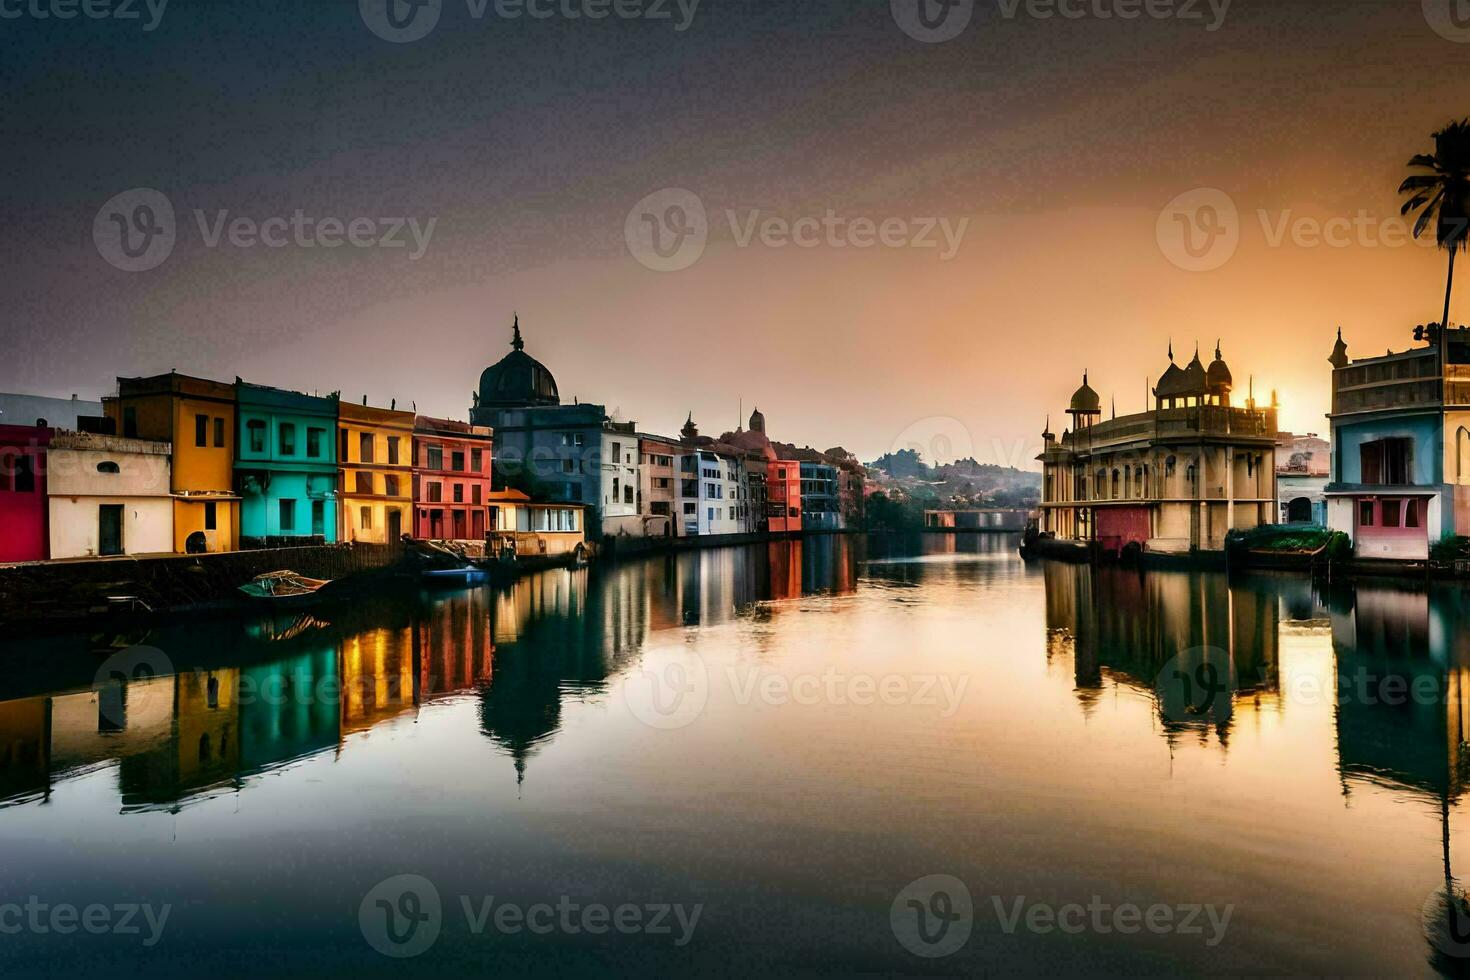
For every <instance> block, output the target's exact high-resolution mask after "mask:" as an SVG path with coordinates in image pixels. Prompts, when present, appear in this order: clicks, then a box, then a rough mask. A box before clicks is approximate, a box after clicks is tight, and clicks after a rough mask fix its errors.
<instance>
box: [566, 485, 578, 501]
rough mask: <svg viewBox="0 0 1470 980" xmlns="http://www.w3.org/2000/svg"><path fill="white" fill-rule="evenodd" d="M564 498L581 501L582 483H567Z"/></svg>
mask: <svg viewBox="0 0 1470 980" xmlns="http://www.w3.org/2000/svg"><path fill="white" fill-rule="evenodd" d="M566 498H567V499H568V500H573V501H581V499H582V484H580V483H568V484H567V492H566Z"/></svg>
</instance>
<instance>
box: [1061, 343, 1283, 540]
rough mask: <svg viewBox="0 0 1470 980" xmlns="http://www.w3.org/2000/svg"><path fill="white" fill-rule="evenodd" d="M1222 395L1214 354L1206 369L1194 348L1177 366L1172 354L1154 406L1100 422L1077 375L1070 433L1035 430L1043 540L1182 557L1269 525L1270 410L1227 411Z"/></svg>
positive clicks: (1098, 402)
mask: <svg viewBox="0 0 1470 980" xmlns="http://www.w3.org/2000/svg"><path fill="white" fill-rule="evenodd" d="M1231 388H1232V380H1231V375H1230V368H1229V367H1227V366H1226V364H1225V362H1224V360H1223V359H1222V358H1221V356H1220V351H1219V349H1218V348H1217V349H1216V351H1215V360H1214V361H1213V362H1212V363H1211V364H1210V366H1209V368H1208V369H1206V368H1205V366H1204V365H1203V364H1201V363H1200V359H1199V354H1198V353H1196V354H1195V356H1194V359H1193V360H1192V361H1191V362H1190V363H1189V366H1188V367H1186V368H1183V369H1181V368H1180V367H1179V366H1178V365H1177V364H1175V363H1174V357H1173V352H1172V350H1171V351H1170V355H1169V367H1168V368H1167V370H1165V372H1164V374H1163V376H1162V377H1160V378H1159V382H1158V384H1157V385H1156V386H1155V388H1154V391H1153V394H1154V407H1153V409H1151V410H1149V411H1145V412H1139V413H1137V414H1135V415H1123V416H1117V417H1115V418H1112V419H1110V420H1108V421H1102V399H1101V398H1100V397H1099V396H1098V393H1097V392H1096V391H1094V390H1093V389H1092V386H1091V385H1090V384H1088V381H1087V375H1086V374H1085V373H1084V374H1083V376H1082V387H1080V388H1078V389H1077V391H1076V392H1075V393H1074V394H1073V395H1072V401H1071V403H1070V405H1069V406H1068V408H1067V414H1068V415H1070V416H1071V417H1072V427H1071V428H1070V429H1067V430H1065V431H1063V433H1062V436H1061V438H1060V439H1058V438H1057V437H1056V436H1055V435H1053V434H1052V432H1051V425H1050V423H1048V425H1047V426H1046V430H1045V431H1044V432H1043V433H1042V443H1043V447H1044V448H1043V450H1042V453H1041V455H1040V456H1038V457H1037V459H1038V460H1040V461H1041V463H1042V502H1041V523H1040V530H1041V532H1042V534H1043V535H1046V536H1048V537H1052V538H1056V539H1059V540H1063V541H1074V542H1078V543H1079V544H1080V543H1082V542H1090V541H1096V542H1098V543H1099V544H1100V545H1101V546H1102V547H1103V549H1104V550H1106V551H1110V552H1115V553H1121V551H1122V550H1123V549H1124V548H1126V547H1130V546H1133V547H1137V548H1139V549H1142V550H1146V551H1157V552H1163V553H1172V554H1181V553H1187V552H1190V551H1195V550H1204V551H1221V550H1223V549H1224V547H1225V537H1226V535H1227V534H1228V533H1229V532H1230V531H1231V530H1248V529H1250V528H1253V527H1256V526H1258V525H1261V524H1269V523H1271V522H1272V520H1273V518H1274V516H1275V510H1276V467H1275V464H1274V461H1275V451H1276V431H1277V430H1276V408H1275V406H1274V405H1273V406H1271V407H1269V408H1258V407H1257V406H1256V404H1255V401H1254V399H1248V400H1247V401H1246V404H1245V406H1244V407H1237V406H1232V405H1231V404H1230V393H1231Z"/></svg>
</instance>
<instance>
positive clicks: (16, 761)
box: [0, 698, 51, 800]
mask: <svg viewBox="0 0 1470 980" xmlns="http://www.w3.org/2000/svg"><path fill="white" fill-rule="evenodd" d="M50 707H51V705H50V702H49V699H47V698H21V699H19V700H16V701H5V702H0V800H8V799H11V798H16V797H18V798H21V799H30V798H33V797H35V796H38V795H41V794H44V793H45V792H46V791H47V790H49V789H50V787H51V776H50V759H49V758H48V755H49V752H48V751H47V750H48V748H49V746H48V744H47V739H46V729H47V725H48V721H49V719H48V715H49V712H50Z"/></svg>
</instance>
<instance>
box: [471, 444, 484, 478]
mask: <svg viewBox="0 0 1470 980" xmlns="http://www.w3.org/2000/svg"><path fill="white" fill-rule="evenodd" d="M470 469H471V470H473V471H474V472H476V473H483V472H485V450H483V449H471V450H470Z"/></svg>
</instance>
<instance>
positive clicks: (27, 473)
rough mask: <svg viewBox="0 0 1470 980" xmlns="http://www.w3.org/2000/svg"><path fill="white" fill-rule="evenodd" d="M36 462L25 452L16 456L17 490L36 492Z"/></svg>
mask: <svg viewBox="0 0 1470 980" xmlns="http://www.w3.org/2000/svg"><path fill="white" fill-rule="evenodd" d="M35 467H36V464H35V461H34V460H32V459H31V457H30V456H28V455H26V454H25V453H21V454H20V455H18V456H16V457H15V492H16V493H35V492H36V468H35Z"/></svg>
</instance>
